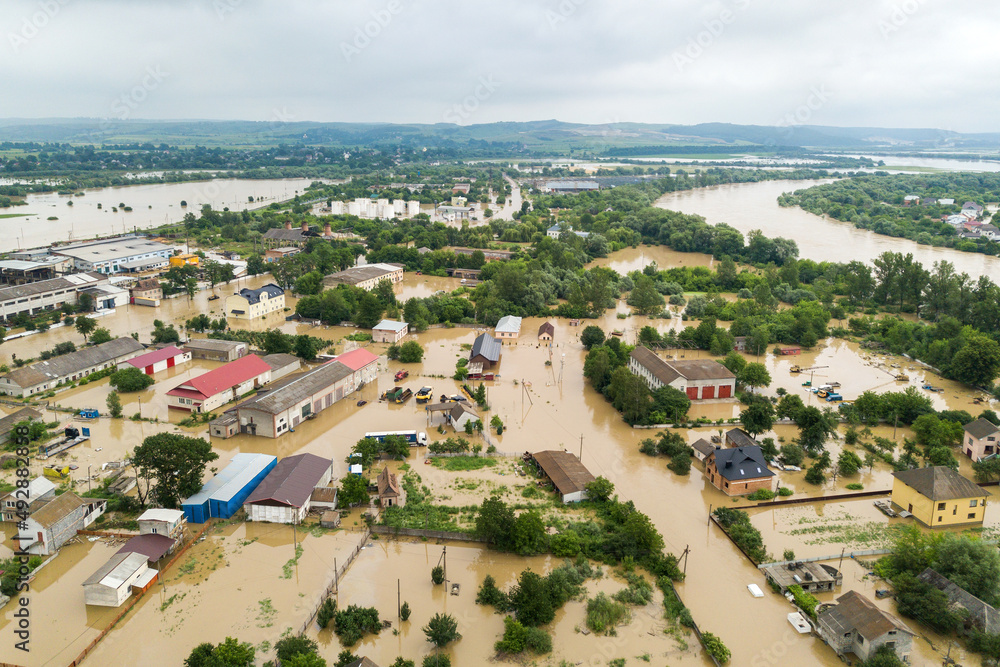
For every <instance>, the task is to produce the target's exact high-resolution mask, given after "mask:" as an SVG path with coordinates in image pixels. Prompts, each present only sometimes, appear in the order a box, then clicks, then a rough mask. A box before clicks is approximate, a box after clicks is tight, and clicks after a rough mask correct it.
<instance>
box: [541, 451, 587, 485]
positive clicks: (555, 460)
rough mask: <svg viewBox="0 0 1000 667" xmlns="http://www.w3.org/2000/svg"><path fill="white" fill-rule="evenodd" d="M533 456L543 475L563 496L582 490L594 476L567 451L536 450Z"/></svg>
mask: <svg viewBox="0 0 1000 667" xmlns="http://www.w3.org/2000/svg"><path fill="white" fill-rule="evenodd" d="M533 456H534V459H535V462H536V463H538V465H539V466H541V468H542V471H543V472H544V473H545V475H546V476H547V477H548V478H549V479H551V480H552V483H553V484H554V485H555V487H556V489H557V490H558V491H559V493H560V494H562V495H564V496H565V495H569V494H571V493H577V492H579V491H583V490H584V487H586V486H587V484H588V483H590V482H593V481H594V476H593V475H592V474H591V472H590V471H589V470H587V469H586V468H585V467H584V466H583V464H582V463H580V459H578V458H576V457H575V456H573V455H572V454H570V453H569V452H563V451H559V450H552V451H547V452H536V453H535V454H534V455H533Z"/></svg>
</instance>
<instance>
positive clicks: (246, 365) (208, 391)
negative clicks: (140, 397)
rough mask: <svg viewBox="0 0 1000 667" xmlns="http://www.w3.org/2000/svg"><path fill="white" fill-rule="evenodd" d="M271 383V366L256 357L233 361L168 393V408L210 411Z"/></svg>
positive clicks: (251, 356) (186, 381)
mask: <svg viewBox="0 0 1000 667" xmlns="http://www.w3.org/2000/svg"><path fill="white" fill-rule="evenodd" d="M270 381H271V367H270V366H268V365H267V363H266V362H265V361H264V360H263V359H261V358H260V357H258V356H257V355H255V354H249V355H247V356H245V357H242V358H240V359H237V360H236V361H231V362H229V363H228V364H226V365H225V366H220V367H219V368H216V369H215V370H212V371H209V372H207V373H204V374H202V375H199V376H198V377H196V378H191V379H190V380H185V381H184V382H182V383H180V384H179V385H177V386H176V387H174V388H173V389H171V390H170V391H168V392H167V407H170V408H176V409H178V410H187V411H189V412H210V411H212V410H214V409H216V408H218V407H220V406H222V405H225V404H226V403H229V402H230V401H234V400H236V399H237V398H240V397H241V396H243V395H245V394H248V393H249V392H250V391H252V390H254V389H259V388H260V387H262V386H263V385H265V384H267V383H268V382H270Z"/></svg>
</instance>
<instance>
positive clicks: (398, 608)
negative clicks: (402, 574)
mask: <svg viewBox="0 0 1000 667" xmlns="http://www.w3.org/2000/svg"><path fill="white" fill-rule="evenodd" d="M401 606H402V605H401V603H400V597H399V578H398V577H397V578H396V620H397V621H399V620H401V614H400V611H399V610H400V608H401Z"/></svg>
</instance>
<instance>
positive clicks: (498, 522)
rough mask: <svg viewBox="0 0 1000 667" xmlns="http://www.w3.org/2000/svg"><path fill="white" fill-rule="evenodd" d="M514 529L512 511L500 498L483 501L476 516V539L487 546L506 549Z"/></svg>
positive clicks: (494, 497)
mask: <svg viewBox="0 0 1000 667" xmlns="http://www.w3.org/2000/svg"><path fill="white" fill-rule="evenodd" d="M513 527H514V510H513V509H511V508H510V507H509V506H508V505H507V503H505V502H504V501H503V500H502V499H501V498H500V496H497V495H494V496H490V497H489V498H486V499H485V500H483V504H482V505H481V506H480V508H479V512H478V513H477V514H476V531H475V534H476V537H478V538H479V539H480V540H482V541H483V542H486V543H487V544H491V545H494V546H496V547H498V548H500V549H507V548H508V545H510V543H511V538H512V532H513Z"/></svg>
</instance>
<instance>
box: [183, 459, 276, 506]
mask: <svg viewBox="0 0 1000 667" xmlns="http://www.w3.org/2000/svg"><path fill="white" fill-rule="evenodd" d="M277 458H278V457H276V456H271V455H269V454H242V453H241V454H237V455H236V456H234V457H233V460H232V461H230V462H229V465H227V466H226V467H225V468H223V469H222V470H220V471H219V473H218V474H217V475H216V476H215V477H213V478H212V479H210V480H208V482H206V483H205V486H203V487H201V491H199V492H198V493H196V494H194V495H193V496H191V497H190V498H188V499H187V500H185V501H184V502H183V503H182V504H183V505H201V504H202V503H204V502H205V501H206V500H208V499H210V498H214V499H215V500H221V501H228V500H230V499H231V498H232V497H233V496H235V495H236V494H237V493H239V492H240V490H241V489H243V487H245V486H246V485H247V483H248V482H250V480H252V479H253V478H254V477H256V476H257V475H258V474H260V472H261V471H262V470H264V469H265V468H267V466H269V465H270V464H271V463H272V462H273V461H276V460H277Z"/></svg>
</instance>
